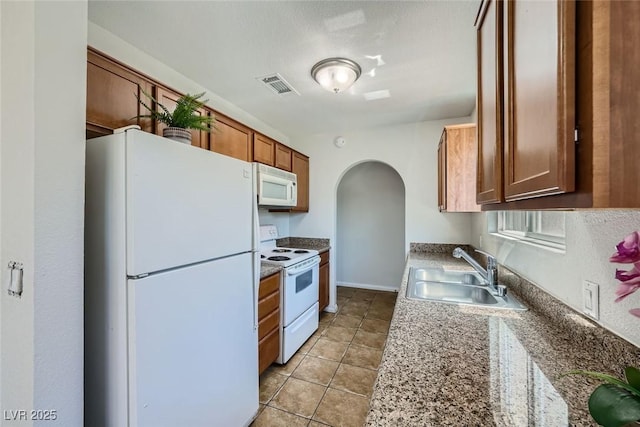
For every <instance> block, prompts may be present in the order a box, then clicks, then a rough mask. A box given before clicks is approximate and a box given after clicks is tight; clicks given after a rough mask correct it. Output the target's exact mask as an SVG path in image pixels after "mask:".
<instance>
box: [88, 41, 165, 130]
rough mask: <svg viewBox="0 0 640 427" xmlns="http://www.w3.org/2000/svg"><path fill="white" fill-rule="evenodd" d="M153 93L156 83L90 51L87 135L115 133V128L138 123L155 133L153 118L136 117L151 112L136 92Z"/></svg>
mask: <svg viewBox="0 0 640 427" xmlns="http://www.w3.org/2000/svg"><path fill="white" fill-rule="evenodd" d="M142 90H144V91H145V92H147V93H151V90H152V84H151V83H150V82H149V81H147V80H145V79H144V78H143V77H142V76H140V75H138V74H136V73H134V72H132V71H130V70H128V69H126V68H125V67H123V66H121V65H120V64H118V63H116V62H115V61H112V60H110V59H108V58H106V57H104V56H102V55H100V54H98V53H97V52H94V51H92V50H89V51H88V52H87V137H90V138H91V137H95V136H100V135H107V134H111V133H113V129H117V128H119V127H123V126H128V125H132V124H138V125H140V127H141V128H142V130H144V131H146V132H151V131H152V128H153V124H152V121H151V119H136V118H135V117H136V116H138V115H139V114H147V111H146V110H145V109H144V107H142V106H141V105H140V104H139V103H138V100H137V99H136V95H138V96H142V97H144V95H143V94H142Z"/></svg>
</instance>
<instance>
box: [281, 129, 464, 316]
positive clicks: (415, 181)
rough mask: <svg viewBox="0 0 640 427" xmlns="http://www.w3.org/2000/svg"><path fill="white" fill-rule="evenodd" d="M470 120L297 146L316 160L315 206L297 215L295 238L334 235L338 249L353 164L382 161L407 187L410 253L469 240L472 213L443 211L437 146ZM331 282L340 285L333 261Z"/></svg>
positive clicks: (327, 137)
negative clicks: (341, 206) (417, 246)
mask: <svg viewBox="0 0 640 427" xmlns="http://www.w3.org/2000/svg"><path fill="white" fill-rule="evenodd" d="M469 121H470V119H469V117H462V118H458V119H450V120H439V121H432V122H420V123H411V124H405V125H399V126H391V127H384V128H378V129H371V130H364V131H353V132H348V133H345V134H343V135H342V136H343V137H344V138H345V140H346V145H345V146H344V147H343V148H337V147H336V146H335V145H334V144H333V141H334V139H335V137H336V136H337V135H335V134H317V135H312V136H309V137H307V138H302V139H300V140H297V141H295V143H296V145H295V148H296V149H298V150H299V151H301V152H303V153H305V154H306V155H308V156H309V157H310V162H309V163H310V166H309V167H310V178H309V192H310V202H309V204H310V207H309V213H307V214H291V216H290V219H289V224H290V231H291V235H294V236H308V237H323V238H327V237H328V238H330V239H331V244H332V245H334V248H335V244H336V241H337V239H336V191H337V186H338V182H340V179H341V177H342V175H343V174H344V173H345V171H347V170H348V169H349V168H350V167H351V166H352V165H354V164H356V163H360V162H362V161H366V160H377V161H381V162H384V163H387V164H388V165H389V166H391V167H392V168H394V169H395V170H396V171H397V172H398V173H399V174H400V177H401V178H402V180H403V181H404V183H405V191H406V203H405V213H406V214H405V215H406V217H405V225H406V228H405V239H404V240H405V250H406V251H407V252H408V250H409V243H410V242H439V243H464V242H468V241H469V236H470V230H471V223H470V216H469V215H470V214H468V213H459V214H456V213H447V214H441V213H440V212H438V185H437V182H438V162H437V148H438V142H439V141H440V135H441V134H442V129H443V127H444V126H445V125H449V124H460V123H468V122H469ZM335 249H336V250H338V251H339V250H340V249H339V248H335ZM331 283H332V284H335V283H336V275H335V265H334V264H333V263H332V264H331ZM330 304H335V287H332V289H331V300H330Z"/></svg>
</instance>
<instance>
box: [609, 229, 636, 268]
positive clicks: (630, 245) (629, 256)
mask: <svg viewBox="0 0 640 427" xmlns="http://www.w3.org/2000/svg"><path fill="white" fill-rule="evenodd" d="M616 250H617V252H616V253H614V254H613V255H611V258H609V261H610V262H620V263H625V264H626V263H631V262H638V261H640V233H638V232H637V231H634V232H633V233H631V234H629V235H628V236H627V237H625V238H624V240H623V241H622V242H620V243H618V244H617V245H616Z"/></svg>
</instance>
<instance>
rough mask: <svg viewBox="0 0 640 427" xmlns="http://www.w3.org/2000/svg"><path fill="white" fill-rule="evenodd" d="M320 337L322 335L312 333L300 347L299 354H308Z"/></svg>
mask: <svg viewBox="0 0 640 427" xmlns="http://www.w3.org/2000/svg"><path fill="white" fill-rule="evenodd" d="M319 339H320V335H317V336H316V335H315V334H314V335H311V336H310V337H309V338H308V339H307V341H306V342H305V343H304V344H302V347H300V348H299V349H298V351H297V352H296V353H297V354H307V353H309V351H311V349H312V348H313V346H314V345H315V344H316V343H317V342H318V340H319Z"/></svg>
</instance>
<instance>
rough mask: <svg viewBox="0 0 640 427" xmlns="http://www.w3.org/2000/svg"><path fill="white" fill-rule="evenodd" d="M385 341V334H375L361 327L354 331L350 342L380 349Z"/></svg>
mask: <svg viewBox="0 0 640 427" xmlns="http://www.w3.org/2000/svg"><path fill="white" fill-rule="evenodd" d="M386 342H387V334H376V333H373V332H367V331H363V330H362V328H360V329H359V330H358V332H356V335H355V336H354V337H353V340H352V341H351V343H352V344H358V345H363V346H365V347H372V348H377V349H380V350H382V349H383V348H384V345H385V343H386Z"/></svg>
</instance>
